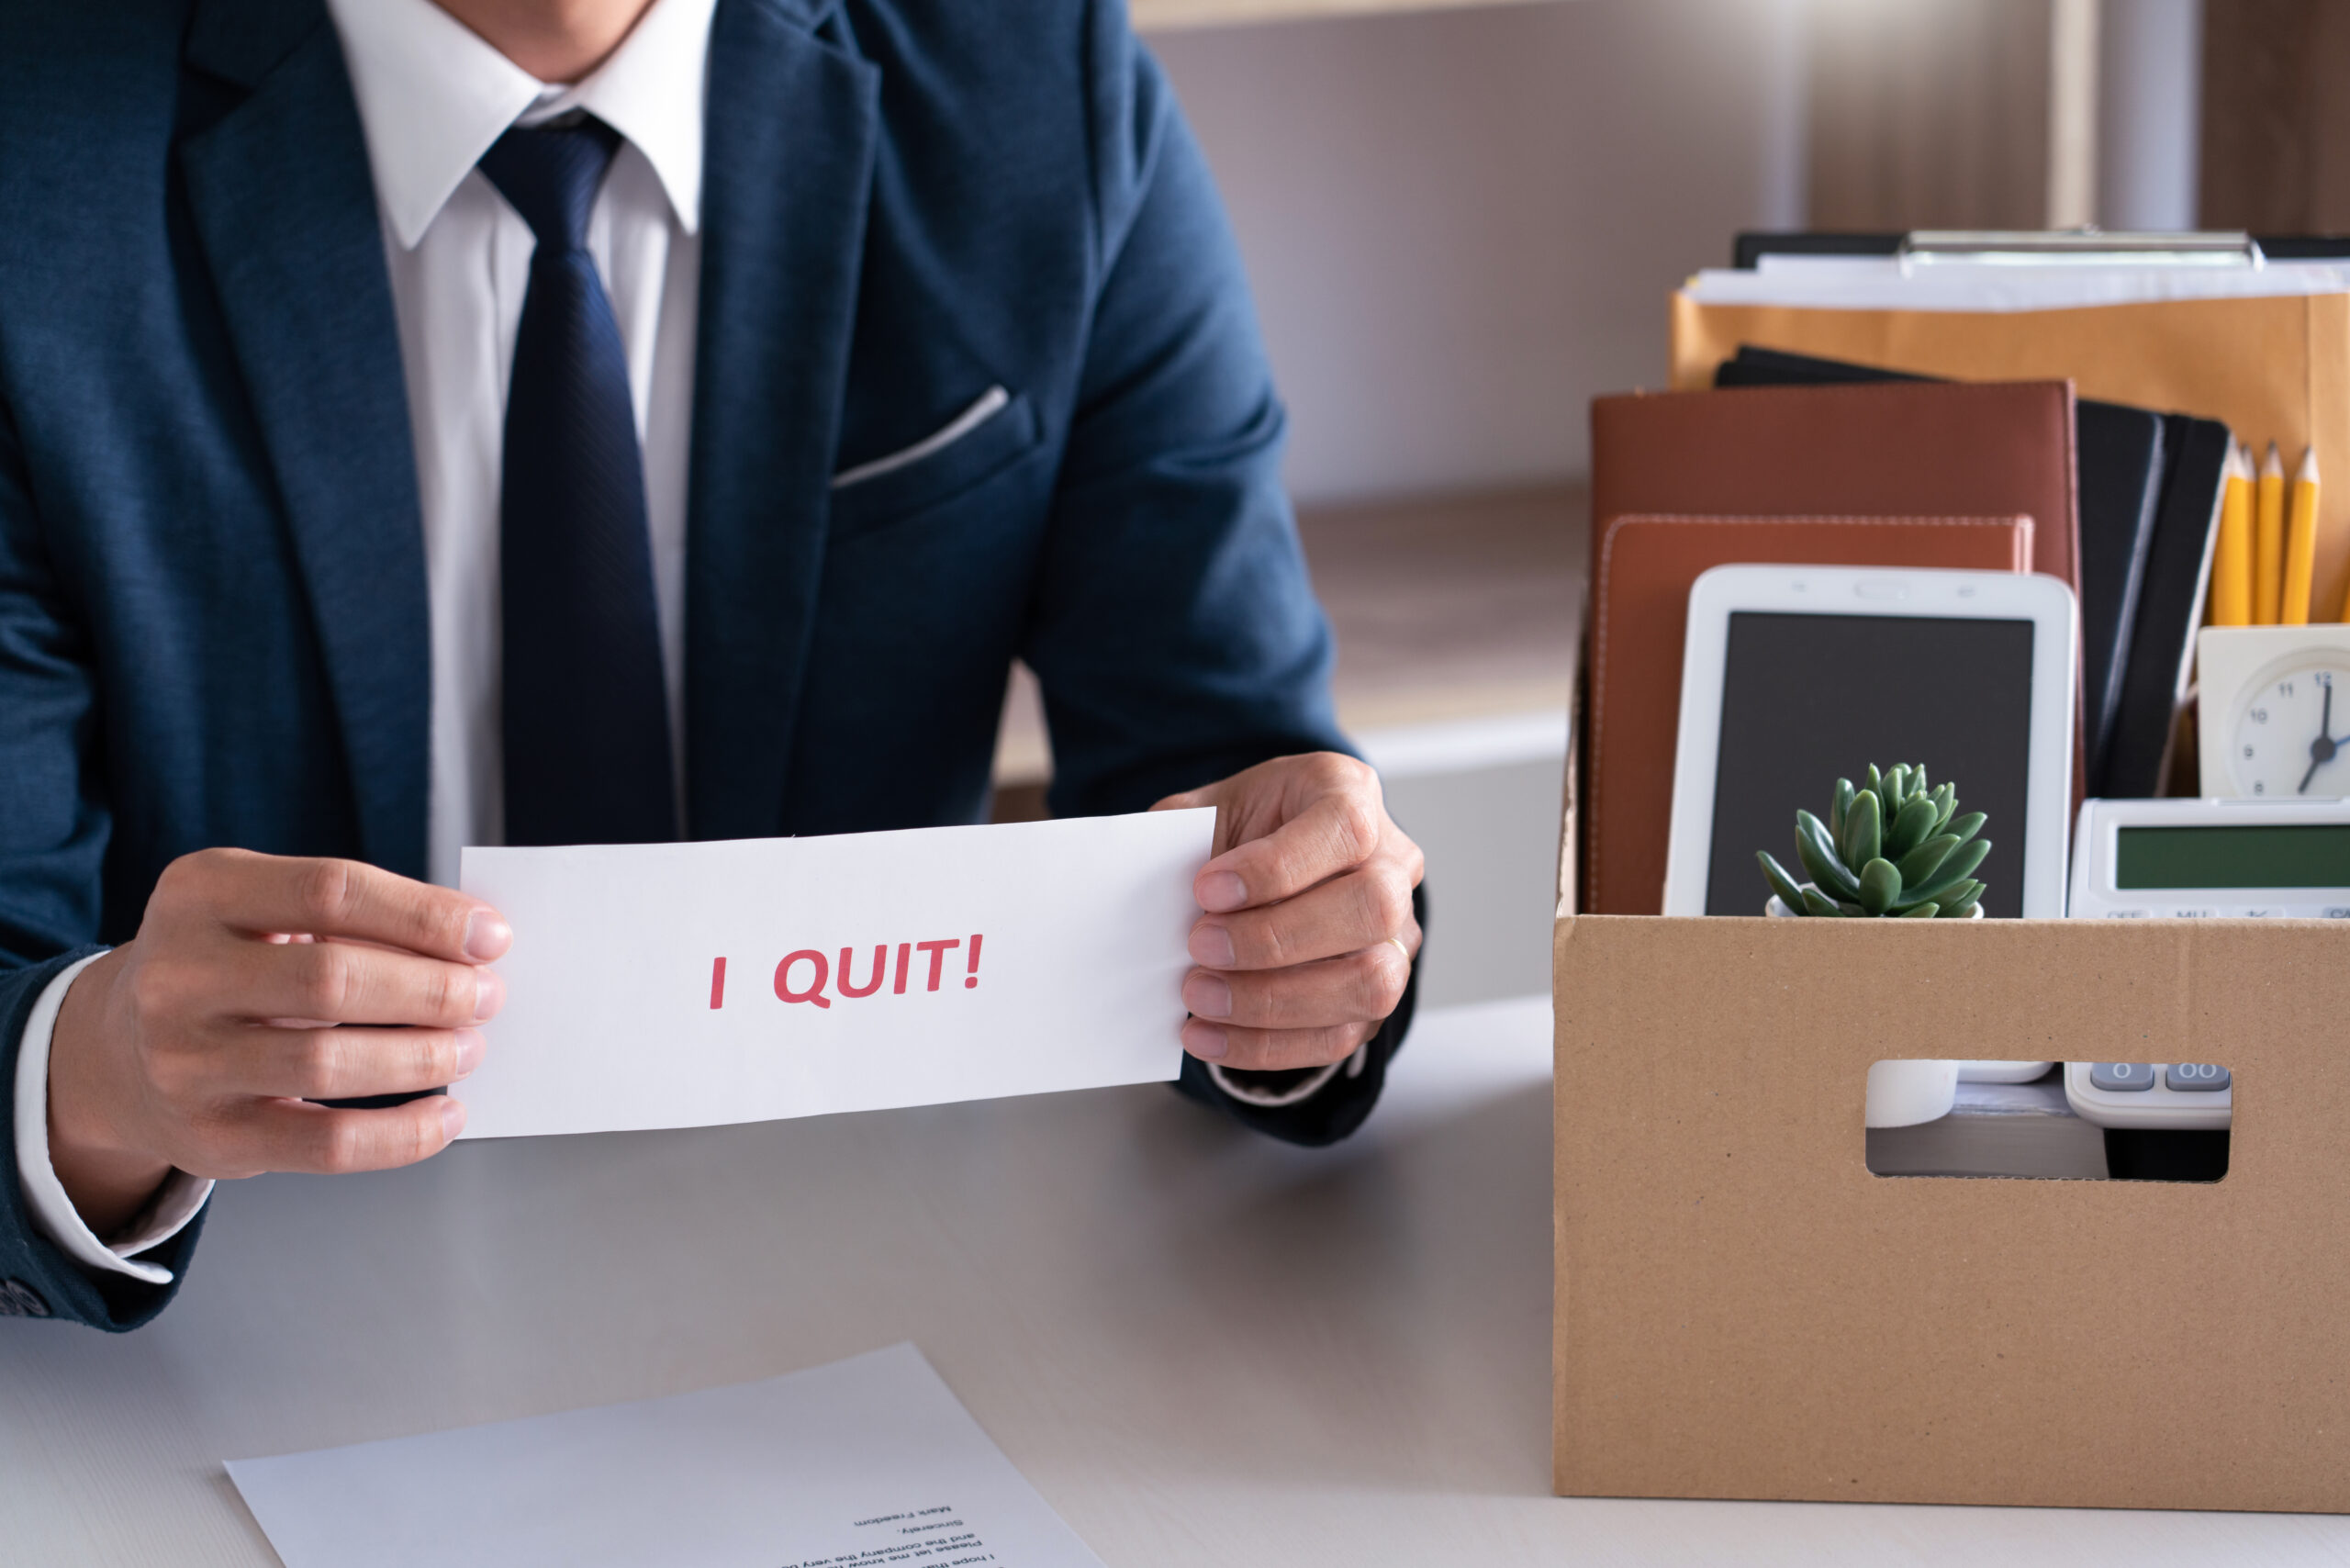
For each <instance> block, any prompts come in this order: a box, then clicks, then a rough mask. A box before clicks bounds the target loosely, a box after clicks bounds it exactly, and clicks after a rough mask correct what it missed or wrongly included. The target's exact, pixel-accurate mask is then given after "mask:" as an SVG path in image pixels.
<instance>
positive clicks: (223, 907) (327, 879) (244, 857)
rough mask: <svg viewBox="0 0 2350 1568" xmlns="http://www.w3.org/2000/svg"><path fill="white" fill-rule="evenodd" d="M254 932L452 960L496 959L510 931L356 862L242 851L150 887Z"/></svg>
mask: <svg viewBox="0 0 2350 1568" xmlns="http://www.w3.org/2000/svg"><path fill="white" fill-rule="evenodd" d="M157 892H158V894H159V895H162V896H172V897H177V896H180V895H183V894H185V895H192V896H193V897H194V898H195V899H196V901H197V902H198V903H199V905H200V906H202V907H206V908H208V909H209V910H211V911H212V912H213V913H216V914H217V915H218V918H220V919H221V920H223V921H225V922H226V923H227V924H229V925H230V926H233V927H235V928H236V929H238V930H241V931H245V932H249V933H251V934H252V935H271V934H274V933H278V932H305V933H311V934H315V935H320V936H344V937H353V938H356V939H358V940H360V941H365V942H376V943H381V944H383V945H384V946H390V947H398V948H403V949H406V950H407V951H408V952H412V953H421V954H424V955H427V956H429V957H431V958H444V959H448V960H451V961H453V962H458V963H487V962H489V961H490V960H492V959H494V958H499V957H501V956H503V954H504V953H505V951H506V949H507V947H508V946H509V945H510V944H511V942H512V939H513V932H512V930H511V929H510V928H509V926H508V925H507V924H506V921H505V919H504V918H503V917H502V916H500V915H499V914H498V912H497V911H496V910H494V909H492V908H490V907H489V906H488V905H487V904H485V903H483V902H481V901H480V900H479V899H475V898H469V897H467V896H466V895H465V894H464V893H460V892H457V891H454V890H452V889H448V888H436V887H433V886H431V884H429V883H425V882H418V881H412V880H410V879H408V878H406V877H401V876H396V875H394V874H393V873H392V872H389V871H386V870H381V869H379V868H375V867H373V866H366V865H363V864H361V863H360V862H358V861H356V860H324V859H295V858H287V857H279V856H273V855H256V854H253V853H252V852H251V851H248V850H241V849H215V850H207V851H205V852H203V853H202V854H199V855H191V856H187V857H185V858H183V859H180V860H176V861H174V862H173V863H172V865H171V866H170V867H169V868H166V869H165V871H164V873H163V879H162V882H160V883H159V884H158V886H157Z"/></svg>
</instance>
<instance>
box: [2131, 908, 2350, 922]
mask: <svg viewBox="0 0 2350 1568" xmlns="http://www.w3.org/2000/svg"><path fill="white" fill-rule="evenodd" d="M2344 913H2350V911H2345V912H2344ZM2105 918H2106V919H2108V920H2143V919H2145V918H2146V912H2145V911H2144V910H2143V909H2109V910H2107V911H2106V912H2105Z"/></svg>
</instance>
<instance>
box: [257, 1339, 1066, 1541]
mask: <svg viewBox="0 0 2350 1568" xmlns="http://www.w3.org/2000/svg"><path fill="white" fill-rule="evenodd" d="M229 1479H231V1480H232V1481H234V1482H235V1483H236V1484H237V1490H238V1491H239V1492H240V1493H241V1494H242V1495H243V1496H244V1499H245V1506H247V1507H249V1508H251V1509H252V1511H253V1518H256V1519H258V1520H260V1521H261V1528H262V1529H263V1532H264V1533H265V1534H267V1535H268V1537H269V1543H270V1545H271V1546H273V1547H274V1548H276V1549H277V1555H278V1556H279V1557H280V1558H281V1559H283V1560H284V1562H285V1568H416V1565H417V1564H420V1563H429V1564H431V1565H432V1568H558V1565H560V1568H623V1565H625V1568H642V1565H643V1564H645V1563H661V1564H664V1565H665V1568H885V1565H889V1568H955V1565H956V1564H994V1565H996V1568H1013V1565H1017V1568H1101V1563H1102V1560H1101V1559H1100V1558H1098V1557H1096V1556H1094V1555H1093V1553H1092V1552H1091V1551H1088V1550H1087V1549H1086V1546H1085V1543H1084V1542H1083V1541H1082V1540H1079V1539H1078V1537H1077V1533H1076V1532H1075V1531H1074V1530H1071V1529H1069V1526H1068V1525H1067V1524H1066V1523H1064V1522H1063V1521H1062V1519H1061V1518H1060V1516H1058V1515H1057V1514H1056V1513H1054V1512H1053V1510H1052V1508H1051V1507H1050V1506H1047V1505H1046V1502H1045V1500H1044V1499H1043V1498H1042V1497H1040V1496H1038V1495H1036V1491H1035V1488H1034V1487H1033V1486H1030V1485H1029V1484H1028V1483H1027V1481H1026V1480H1025V1479H1024V1478H1023V1477H1022V1475H1021V1473H1019V1472H1018V1471H1017V1470H1014V1469H1013V1467H1012V1462H1011V1461H1010V1460H1007V1459H1005V1458H1004V1457H1003V1451H1002V1450H1001V1449H998V1448H997V1447H996V1446H995V1444H994V1443H992V1442H991V1441H990V1440H989V1439H988V1435H987V1433H985V1432H984V1431H981V1430H980V1429H979V1423H978V1422H976V1421H974V1420H972V1419H971V1416H970V1412H968V1411H967V1410H965V1409H964V1408H963V1406H962V1405H961V1403H960V1402H958V1401H957V1399H956V1397H955V1395H954V1394H953V1392H952V1391H951V1390H949V1389H948V1388H947V1386H946V1383H942V1382H941V1381H939V1377H938V1374H937V1373H936V1372H933V1371H932V1370H931V1367H930V1363H929V1362H928V1361H924V1360H923V1357H922V1352H921V1351H919V1350H915V1349H914V1348H913V1347H912V1345H899V1346H895V1347H893V1348H892V1349H890V1350H876V1351H874V1352H872V1353H871V1354H869V1355H864V1356H857V1357H855V1358H853V1359H851V1360H849V1361H835V1362H834V1363H833V1364H832V1365H831V1366H826V1367H815V1368H811V1369H810V1370H809V1371H807V1372H794V1373H792V1374H790V1375H789V1376H788V1377H778V1378H770V1379H768V1380H767V1381H766V1382H764V1383H740V1384H737V1385H735V1386H733V1387H732V1388H712V1389H706V1390H704V1391H702V1392H701V1393H699V1394H677V1395H674V1396H672V1397H670V1398H667V1399H647V1400H642V1401H639V1402H637V1403H635V1404H632V1405H607V1406H601V1407H600V1408H597V1409H591V1410H573V1411H567V1412H565V1413H564V1414H562V1415H558V1416H534V1417H529V1418H527V1419H524V1420H520V1421H501V1422H498V1424H496V1425H495V1426H487V1427H467V1428H461V1429H459V1430H457V1431H453V1432H431V1433H427V1434H425V1435H424V1436H421V1437H414V1438H391V1439H385V1440H384V1441H381V1442H373V1443H359V1444H355V1445H353V1447H350V1448H340V1449H325V1450H320V1451H319V1452H316V1453H297V1454H287V1455H285V1457H283V1458H281V1459H249V1460H235V1461H231V1462H229Z"/></svg>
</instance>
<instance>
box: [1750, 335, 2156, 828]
mask: <svg viewBox="0 0 2350 1568" xmlns="http://www.w3.org/2000/svg"><path fill="white" fill-rule="evenodd" d="M1928 379H1930V377H1927V376H1920V375H1908V374H1906V373H1904V372H1900V371H1892V370H1884V369H1880V368H1878V367H1876V366H1874V365H1863V364H1846V363H1844V362H1842V361H1839V360H1828V359H1816V358H1813V357H1812V356H1810V355H1808V354H1795V353H1782V352H1780V351H1778V350H1775V349H1759V348H1755V347H1753V346H1752V345H1751V344H1749V345H1742V346H1741V347H1740V349H1739V351H1738V354H1737V357H1735V358H1733V359H1729V360H1726V361H1724V362H1723V363H1722V364H1721V366H1720V367H1719V368H1718V370H1716V372H1715V373H1714V385H1715V386H1788V385H1806V384H1817V383H1823V382H1841V381H1875V380H1882V381H1896V380H1898V381H1923V380H1928ZM2165 435H2166V427H2165V422H2164V416H2162V415H2160V414H2156V413H2154V412H2151V411H2149V410H2147V409H2133V408H2131V407H2129V406H2127V405H2126V404H2121V403H2103V402H2098V401H2096V400H2094V399H2090V398H2082V399H2080V400H2078V401H2077V402H2076V404H2075V405H2074V446H2075V450H2076V454H2077V456H2076V462H2077V464H2078V472H2079V485H2080V514H2081V522H2080V528H2081V537H2080V570H2081V740H2082V749H2083V751H2084V753H2085V755H2086V758H2087V766H2088V778H2087V790H2088V792H2089V793H2090V794H2092V795H2108V794H2112V793H2116V792H2117V791H2113V790H2108V789H2106V788H2105V782H2106V780H2107V778H2108V775H2109V768H2108V763H2109V759H2110V757H2111V755H2112V747H2113V740H2114V736H2115V734H2116V733H2117V732H2118V731H2119V729H2120V725H2121V711H2122V707H2123V703H2124V701H2125V697H2124V690H2125V686H2126V676H2127V672H2128V669H2129V666H2130V655H2131V649H2132V645H2133V644H2134V643H2135V641H2136V634H2137V630H2138V625H2139V619H2140V611H2141V609H2142V605H2143V595H2144V584H2145V574H2146V561H2147V555H2148V552H2149V549H2150V548H2151V545H2152V542H2153V539H2154V530H2155V521H2156V517H2157V514H2158V513H2159V511H2160V510H2161V505H2162V501H2163V495H2164V476H2165V464H2164V452H2165ZM2157 657H2158V658H2159V657H2160V655H2159V654H2158V655H2157ZM2121 792H2122V793H2130V794H2145V793H2150V792H2151V791H2149V790H2129V791H2121Z"/></svg>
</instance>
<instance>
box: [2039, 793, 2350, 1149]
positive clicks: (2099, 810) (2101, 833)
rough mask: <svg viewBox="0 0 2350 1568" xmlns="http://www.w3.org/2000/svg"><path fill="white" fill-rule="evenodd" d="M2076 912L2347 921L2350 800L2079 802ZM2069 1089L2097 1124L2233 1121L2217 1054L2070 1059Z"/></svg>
mask: <svg viewBox="0 0 2350 1568" xmlns="http://www.w3.org/2000/svg"><path fill="white" fill-rule="evenodd" d="M2065 913H2066V914H2068V915H2070V916H2071V917H2072V918H2074V919H2076V920H2083V919H2087V920H2344V919H2350V801H2303V800H2253V799H2241V800H2201V801H2083V802H2082V803H2081V815H2080V821H2079V823H2077V828H2076V832H2075V833H2074V834H2073V878H2072V888H2071V891H2070V894H2069V897H2068V898H2067V901H2066V905H2065ZM2065 1099H2066V1100H2067V1101H2068V1102H2070V1103H2071V1104H2072V1107H2073V1110H2074V1112H2075V1114H2077V1115H2079V1116H2080V1117H2081V1119H2082V1120H2084V1121H2087V1122H2092V1123H2095V1124H2096V1125H2097V1126H2102V1127H2170V1128H2176V1129H2178V1130H2181V1131H2194V1130H2197V1129H2206V1130H2209V1129H2217V1128H2223V1127H2225V1126H2228V1125H2229V1123H2230V1121H2231V1120H2232V1118H2233V1111H2234V1105H2235V1082H2234V1080H2233V1077H2232V1076H2231V1075H2230V1073H2229V1071H2228V1070H2227V1068H2226V1067H2224V1066H2222V1065H2221V1064H2220V1063H2217V1062H2165V1061H2072V1062H2066V1063H2065Z"/></svg>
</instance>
